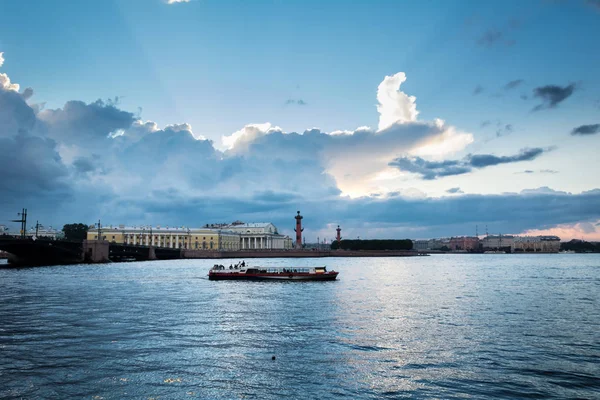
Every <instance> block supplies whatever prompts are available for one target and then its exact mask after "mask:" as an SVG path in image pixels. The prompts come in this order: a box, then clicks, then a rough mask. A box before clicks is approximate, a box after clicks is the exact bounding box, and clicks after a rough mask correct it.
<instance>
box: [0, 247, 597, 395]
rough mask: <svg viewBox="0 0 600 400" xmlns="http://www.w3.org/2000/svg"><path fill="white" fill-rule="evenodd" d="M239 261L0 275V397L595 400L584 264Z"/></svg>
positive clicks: (557, 257)
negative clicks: (246, 268)
mask: <svg viewBox="0 0 600 400" xmlns="http://www.w3.org/2000/svg"><path fill="white" fill-rule="evenodd" d="M232 261H233V262H236V261H237V260H222V261H220V262H221V263H224V264H226V265H229V264H230V263H231V262H232ZM246 261H247V262H248V261H249V260H246ZM250 262H251V263H252V264H255V263H260V264H261V265H284V266H285V265H297V266H311V265H322V264H326V265H327V267H328V269H335V270H338V271H340V276H339V278H338V280H337V281H335V282H304V283H303V282H234V281H209V280H207V278H206V274H207V272H208V269H209V268H210V267H211V266H212V264H214V260H176V261H155V262H140V263H114V264H106V265H74V266H58V267H41V268H25V269H0V398H3V399H12V398H14V399H21V398H24V399H31V398H44V399H45V398H56V399H68V398H76V399H84V398H87V399H123V398H135V399H187V398H190V399H193V398H202V399H281V398H299V399H311V398H312V399H326V398H331V399H338V398H340V399H341V398H349V399H354V398H364V399H380V398H390V399H396V398H402V397H412V398H431V397H435V398H465V397H472V398H478V399H479V398H490V399H491V398H494V399H496V398H552V397H554V398H572V397H578V398H600V255H579V254H573V255H571V254H565V255H562V254H554V255H495V254H494V255H435V256H431V257H414V258H329V259H300V260H290V259H265V260H250ZM272 356H275V357H276V359H275V360H272Z"/></svg>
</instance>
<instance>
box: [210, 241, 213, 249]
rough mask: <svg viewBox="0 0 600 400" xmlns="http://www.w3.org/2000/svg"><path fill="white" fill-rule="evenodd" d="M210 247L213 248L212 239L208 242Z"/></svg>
mask: <svg viewBox="0 0 600 400" xmlns="http://www.w3.org/2000/svg"><path fill="white" fill-rule="evenodd" d="M210 248H211V249H212V248H213V242H212V241H211V242H210Z"/></svg>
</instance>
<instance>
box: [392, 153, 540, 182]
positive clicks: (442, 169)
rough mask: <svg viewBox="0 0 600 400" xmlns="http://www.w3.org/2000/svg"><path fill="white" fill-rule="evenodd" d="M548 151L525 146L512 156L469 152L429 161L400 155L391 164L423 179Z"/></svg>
mask: <svg viewBox="0 0 600 400" xmlns="http://www.w3.org/2000/svg"><path fill="white" fill-rule="evenodd" d="M546 151H548V150H547V149H546V150H545V149H542V148H539V147H538V148H524V149H521V151H519V153H518V154H515V155H512V156H495V155H493V154H469V155H467V156H466V157H465V158H463V159H462V160H446V161H427V160H424V159H423V158H420V157H410V156H406V157H399V158H396V159H395V160H394V161H392V162H390V166H393V167H396V168H398V169H400V170H402V171H407V172H412V173H415V174H419V175H421V177H422V178H423V179H426V180H432V179H436V178H441V177H444V176H451V175H462V174H466V173H469V172H471V171H472V170H473V169H481V168H486V167H490V166H494V165H500V164H509V163H515V162H521V161H531V160H534V159H536V158H537V157H538V156H540V155H541V154H543V153H544V152H546Z"/></svg>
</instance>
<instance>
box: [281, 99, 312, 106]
mask: <svg viewBox="0 0 600 400" xmlns="http://www.w3.org/2000/svg"><path fill="white" fill-rule="evenodd" d="M285 104H286V105H290V104H296V105H299V106H305V105H306V104H307V103H306V102H305V101H304V100H302V99H298V100H296V99H287V100H286V102H285Z"/></svg>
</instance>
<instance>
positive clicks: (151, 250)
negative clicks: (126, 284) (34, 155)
mask: <svg viewBox="0 0 600 400" xmlns="http://www.w3.org/2000/svg"><path fill="white" fill-rule="evenodd" d="M0 250H4V251H6V252H7V253H10V256H9V262H10V264H11V265H23V266H30V265H61V264H81V263H101V262H111V261H115V262H119V261H145V260H175V259H180V258H202V259H206V258H213V259H222V258H233V259H244V258H275V257H276V258H321V257H410V256H418V255H424V254H423V253H420V252H417V251H414V250H356V251H353V250H312V251H311V250H306V249H290V250H285V249H273V250H267V249H262V250H256V249H255V250H235V251H224V250H192V249H181V248H180V249H172V248H167V247H154V246H142V245H128V244H122V243H112V242H108V241H106V240H102V241H98V240H84V241H69V240H51V239H45V238H40V239H36V240H34V239H32V238H22V237H17V236H8V235H0Z"/></svg>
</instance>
